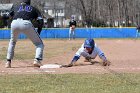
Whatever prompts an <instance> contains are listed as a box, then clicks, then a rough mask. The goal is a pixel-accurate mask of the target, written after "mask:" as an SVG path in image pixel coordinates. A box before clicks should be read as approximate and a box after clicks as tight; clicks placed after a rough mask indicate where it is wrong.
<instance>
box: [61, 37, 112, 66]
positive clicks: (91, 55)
mask: <svg viewBox="0 0 140 93" xmlns="http://www.w3.org/2000/svg"><path fill="white" fill-rule="evenodd" d="M97 55H98V56H99V57H100V59H102V61H103V66H109V65H110V62H109V61H108V60H107V58H106V57H105V55H104V53H103V52H102V51H101V49H100V48H99V47H98V46H97V44H95V42H94V40H93V39H86V40H85V42H84V43H83V44H82V46H81V48H79V50H78V51H77V52H76V54H75V56H74V57H73V59H72V61H71V62H70V64H68V65H64V66H62V67H72V66H73V65H74V64H75V63H76V61H77V60H78V59H79V58H80V56H83V57H85V61H86V62H87V61H88V62H91V59H95V58H96V56H97Z"/></svg>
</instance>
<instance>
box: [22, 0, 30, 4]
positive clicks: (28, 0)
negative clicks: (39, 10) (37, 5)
mask: <svg viewBox="0 0 140 93" xmlns="http://www.w3.org/2000/svg"><path fill="white" fill-rule="evenodd" d="M22 2H23V3H26V4H28V5H30V4H31V0H22Z"/></svg>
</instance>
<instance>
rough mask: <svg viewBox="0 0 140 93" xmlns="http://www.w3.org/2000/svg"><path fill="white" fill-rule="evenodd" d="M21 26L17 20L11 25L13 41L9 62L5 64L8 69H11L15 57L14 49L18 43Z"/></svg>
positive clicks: (9, 52) (9, 48) (10, 44)
mask: <svg viewBox="0 0 140 93" xmlns="http://www.w3.org/2000/svg"><path fill="white" fill-rule="evenodd" d="M19 26H20V24H18V22H17V21H16V20H14V21H12V23H11V39H10V42H9V46H8V51H7V62H6V64H5V67H6V68H11V60H12V59H13V57H14V49H15V45H16V42H17V38H18V34H19V33H20V31H19V29H18V27H19Z"/></svg>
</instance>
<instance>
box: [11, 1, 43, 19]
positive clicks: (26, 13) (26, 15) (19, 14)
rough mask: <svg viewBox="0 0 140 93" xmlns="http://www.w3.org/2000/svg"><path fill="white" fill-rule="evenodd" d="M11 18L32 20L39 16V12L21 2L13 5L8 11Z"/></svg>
mask: <svg viewBox="0 0 140 93" xmlns="http://www.w3.org/2000/svg"><path fill="white" fill-rule="evenodd" d="M10 15H11V16H13V19H17V18H22V19H24V20H33V19H36V18H37V17H39V16H41V14H40V12H39V11H38V10H37V9H36V8H35V7H33V6H31V5H27V4H21V5H18V6H14V7H13V8H12V10H11V12H10Z"/></svg>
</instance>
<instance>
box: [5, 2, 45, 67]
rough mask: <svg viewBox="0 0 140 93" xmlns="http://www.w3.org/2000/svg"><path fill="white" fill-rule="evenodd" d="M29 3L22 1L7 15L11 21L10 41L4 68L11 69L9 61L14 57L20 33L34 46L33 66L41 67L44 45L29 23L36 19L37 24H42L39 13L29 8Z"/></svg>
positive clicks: (31, 7)
mask: <svg viewBox="0 0 140 93" xmlns="http://www.w3.org/2000/svg"><path fill="white" fill-rule="evenodd" d="M30 2H31V1H30V0H22V2H21V4H20V5H18V6H15V7H13V8H12V10H11V12H10V14H9V15H10V16H11V17H12V18H13V20H12V23H11V39H10V42H9V47H8V51H7V62H6V64H5V67H6V68H11V60H12V59H13V57H14V49H15V45H16V42H17V38H18V35H19V34H20V33H24V34H26V35H27V36H28V38H29V39H30V40H31V41H32V42H33V44H34V45H35V46H36V54H35V59H34V63H33V65H34V66H35V67H40V66H41V65H42V64H41V61H42V59H43V58H42V57H43V49H44V44H43V42H42V40H41V38H40V37H39V34H38V33H37V32H36V31H35V28H34V26H33V24H32V23H31V21H32V20H33V19H36V20H37V19H38V22H40V23H42V19H41V20H40V17H41V16H40V15H41V14H40V12H39V11H38V10H37V9H36V8H34V7H33V6H31V5H30Z"/></svg>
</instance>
